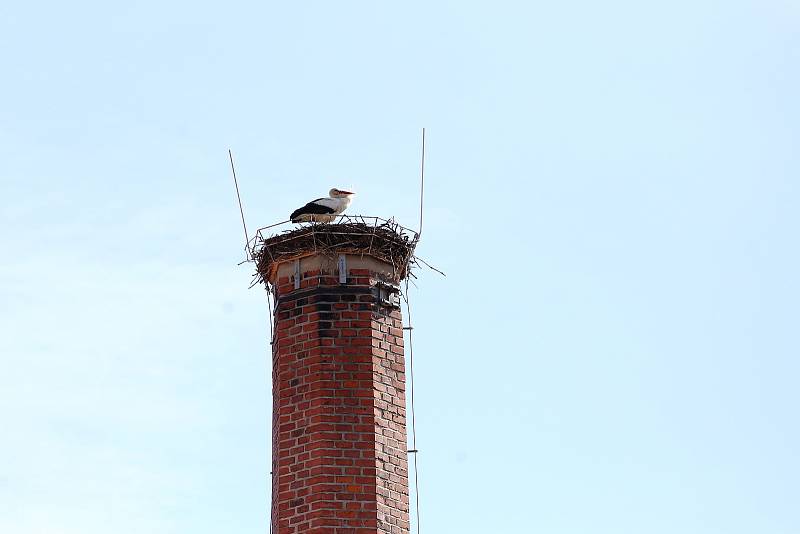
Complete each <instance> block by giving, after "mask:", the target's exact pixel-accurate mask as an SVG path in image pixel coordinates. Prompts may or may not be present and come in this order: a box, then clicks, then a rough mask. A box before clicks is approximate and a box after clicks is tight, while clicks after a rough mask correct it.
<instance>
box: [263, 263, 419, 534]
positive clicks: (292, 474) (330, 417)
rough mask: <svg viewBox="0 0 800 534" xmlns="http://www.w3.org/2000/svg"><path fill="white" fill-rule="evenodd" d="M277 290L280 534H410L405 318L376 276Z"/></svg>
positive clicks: (316, 276)
mask: <svg viewBox="0 0 800 534" xmlns="http://www.w3.org/2000/svg"><path fill="white" fill-rule="evenodd" d="M335 274H336V273H330V274H327V275H326V274H325V273H323V274H320V272H319V271H309V272H304V273H303V274H302V283H301V287H300V288H299V289H295V288H294V283H293V279H292V278H291V277H284V278H280V279H279V280H278V283H277V284H276V293H277V303H276V309H275V326H276V330H275V342H274V344H273V347H272V365H273V375H272V379H273V401H274V408H273V422H272V429H273V430H272V456H273V460H272V469H273V478H272V527H273V532H275V533H277V534H284V533H286V534H288V533H311V534H345V533H347V534H376V533H392V534H406V533H408V532H409V523H408V510H409V508H408V471H407V470H408V464H407V451H406V413H405V412H406V410H405V406H406V403H405V370H404V361H403V330H402V317H401V314H400V310H399V309H396V308H389V307H384V306H382V305H379V304H378V303H376V298H375V296H374V294H373V288H372V284H374V282H375V279H376V277H377V275H376V273H373V272H371V271H369V270H367V269H352V270H350V272H349V273H348V274H349V276H348V279H347V283H346V284H339V282H338V276H336V277H334V276H333V275H335Z"/></svg>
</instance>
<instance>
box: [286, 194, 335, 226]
mask: <svg viewBox="0 0 800 534" xmlns="http://www.w3.org/2000/svg"><path fill="white" fill-rule="evenodd" d="M317 200H322V199H321V198H318V199H317ZM317 200H312V201H311V202H309V203H308V204H306V205H305V206H303V207H302V208H298V209H296V210H294V211H293V212H292V214H291V215H289V219H291V220H292V222H294V220H295V219H296V218H297V217H299V216H300V215H329V214H331V213H335V212H336V210H334V209H333V208H329V207H328V206H323V205H322V204H317Z"/></svg>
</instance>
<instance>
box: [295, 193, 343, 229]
mask: <svg viewBox="0 0 800 534" xmlns="http://www.w3.org/2000/svg"><path fill="white" fill-rule="evenodd" d="M328 195H330V196H329V197H328V198H318V199H316V200H312V201H311V202H309V203H308V204H306V205H305V206H303V207H302V208H298V209H296V210H294V211H293V212H292V214H291V215H289V218H290V219H291V220H292V222H293V223H298V222H312V221H313V222H333V221H334V220H335V219H336V216H337V215H339V214H340V213H342V212H343V211H344V210H346V209H347V206H349V205H350V201H351V200H352V199H353V195H355V193H352V192H350V191H343V190H342V189H336V188H335V187H334V188H333V189H331V190H330V192H329V193H328Z"/></svg>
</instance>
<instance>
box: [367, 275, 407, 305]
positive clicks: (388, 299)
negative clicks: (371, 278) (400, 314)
mask: <svg viewBox="0 0 800 534" xmlns="http://www.w3.org/2000/svg"><path fill="white" fill-rule="evenodd" d="M372 290H373V295H374V296H375V303H376V304H378V306H382V307H384V308H400V287H399V286H396V285H394V284H389V283H387V282H382V281H378V282H376V283H375V285H374V286H373V289H372Z"/></svg>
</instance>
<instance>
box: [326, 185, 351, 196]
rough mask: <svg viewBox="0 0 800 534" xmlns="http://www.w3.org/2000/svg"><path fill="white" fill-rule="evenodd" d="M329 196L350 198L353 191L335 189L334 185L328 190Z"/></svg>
mask: <svg viewBox="0 0 800 534" xmlns="http://www.w3.org/2000/svg"><path fill="white" fill-rule="evenodd" d="M328 194H329V195H330V197H331V198H352V197H353V195H355V193H353V192H351V191H345V190H344V189H336V188H335V187H334V188H333V189H331V190H330V193H328Z"/></svg>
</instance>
